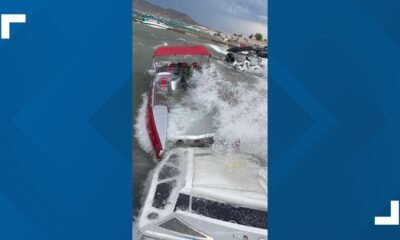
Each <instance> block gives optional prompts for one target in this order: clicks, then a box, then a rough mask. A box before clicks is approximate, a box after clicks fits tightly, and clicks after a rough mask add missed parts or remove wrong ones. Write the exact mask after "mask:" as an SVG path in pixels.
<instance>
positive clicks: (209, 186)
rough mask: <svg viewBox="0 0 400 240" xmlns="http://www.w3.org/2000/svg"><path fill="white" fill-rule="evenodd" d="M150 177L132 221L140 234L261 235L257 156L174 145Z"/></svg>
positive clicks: (221, 239)
mask: <svg viewBox="0 0 400 240" xmlns="http://www.w3.org/2000/svg"><path fill="white" fill-rule="evenodd" d="M151 180H152V182H151V185H150V188H149V191H148V194H147V197H146V200H145V202H144V206H143V208H142V210H141V213H140V216H139V222H138V226H139V232H140V234H141V235H142V239H171V240H178V239H198V240H200V239H201V240H212V239H216V240H228V239H229V240H232V239H258V240H265V239H267V189H266V168H265V165H264V163H263V161H261V160H260V159H258V158H256V157H254V156H252V155H244V154H238V153H228V154H217V153H214V152H212V151H211V150H210V149H209V148H174V149H172V150H170V151H169V152H168V153H166V154H165V156H164V158H163V160H162V161H161V162H160V163H159V164H158V165H157V167H156V168H155V169H154V171H153V175H152V178H151Z"/></svg>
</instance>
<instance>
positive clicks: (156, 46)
mask: <svg viewBox="0 0 400 240" xmlns="http://www.w3.org/2000/svg"><path fill="white" fill-rule="evenodd" d="M163 46H168V43H167V42H163V43H161V44H157V45H155V46H153V47H152V48H153V49H157V48H159V47H163Z"/></svg>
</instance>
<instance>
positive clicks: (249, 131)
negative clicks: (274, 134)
mask: <svg viewBox="0 0 400 240" xmlns="http://www.w3.org/2000/svg"><path fill="white" fill-rule="evenodd" d="M236 75H237V76H238V77H236V78H235V79H233V78H232V76H231V75H229V77H228V75H224V74H223V72H222V70H221V69H219V68H218V67H217V66H216V65H215V64H211V66H210V68H209V69H206V70H204V71H203V73H195V74H194V75H193V77H192V79H191V83H192V84H193V87H191V88H189V89H188V91H187V95H186V96H185V98H184V100H183V103H184V104H183V105H182V104H180V105H177V106H174V108H171V111H174V112H173V114H175V115H179V116H180V117H179V118H175V119H172V120H169V126H168V131H169V133H168V134H169V136H174V135H175V136H178V135H181V134H183V133H184V132H186V130H187V129H188V128H190V127H193V126H192V125H193V124H192V123H194V122H195V121H196V120H198V119H201V118H202V117H204V116H205V115H207V114H209V115H211V121H212V123H211V124H212V125H213V128H214V131H215V139H214V140H215V143H214V145H213V149H214V150H216V151H223V152H230V151H237V150H239V151H241V152H246V153H251V154H255V155H257V156H259V157H261V158H263V159H266V158H267V148H266V145H267V80H266V78H265V77H256V76H250V75H248V74H242V73H240V74H236ZM239 76H240V77H239ZM146 105H147V95H144V96H143V104H142V106H141V108H140V109H139V115H138V117H137V123H136V125H135V129H136V133H135V136H136V138H137V139H138V141H139V143H140V146H141V147H142V148H143V149H144V150H145V151H147V152H151V151H152V147H151V143H150V141H149V138H148V135H147V132H146V123H145V112H146ZM210 113H212V114H210ZM196 124H199V123H198V122H196Z"/></svg>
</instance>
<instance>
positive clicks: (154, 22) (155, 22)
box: [142, 16, 172, 29]
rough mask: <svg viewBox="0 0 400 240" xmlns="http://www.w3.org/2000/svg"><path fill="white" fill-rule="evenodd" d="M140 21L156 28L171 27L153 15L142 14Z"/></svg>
mask: <svg viewBox="0 0 400 240" xmlns="http://www.w3.org/2000/svg"><path fill="white" fill-rule="evenodd" d="M142 23H143V24H146V25H149V26H150V27H153V28H158V29H171V28H172V27H170V26H168V25H167V24H165V23H163V22H161V21H160V20H159V19H158V18H156V17H154V16H143V17H142Z"/></svg>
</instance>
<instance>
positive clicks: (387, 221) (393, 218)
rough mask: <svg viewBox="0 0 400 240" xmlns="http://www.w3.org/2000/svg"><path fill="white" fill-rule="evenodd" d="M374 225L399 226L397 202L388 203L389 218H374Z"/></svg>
mask: <svg viewBox="0 0 400 240" xmlns="http://www.w3.org/2000/svg"><path fill="white" fill-rule="evenodd" d="M375 225H399V201H390V216H388V217H375Z"/></svg>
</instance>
